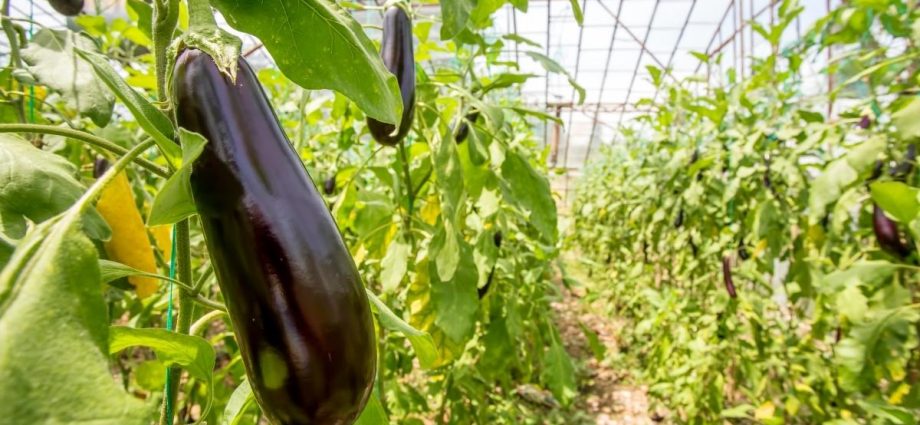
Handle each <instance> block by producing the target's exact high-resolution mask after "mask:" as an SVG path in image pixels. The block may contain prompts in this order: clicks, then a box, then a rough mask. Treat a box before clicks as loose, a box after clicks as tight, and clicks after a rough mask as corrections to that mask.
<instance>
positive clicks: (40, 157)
mask: <svg viewBox="0 0 920 425" xmlns="http://www.w3.org/2000/svg"><path fill="white" fill-rule="evenodd" d="M76 174H77V169H76V167H74V166H73V165H72V164H71V163H69V162H67V160H66V159H64V158H62V157H60V156H58V155H55V154H53V153H50V152H45V151H43V150H41V149H37V148H35V147H34V146H32V144H31V143H29V142H27V141H25V140H23V139H20V138H18V137H15V136H12V135H8V134H2V135H0V233H3V234H4V235H6V236H7V237H8V238H13V239H19V238H21V237H23V236H24V235H25V233H26V227H27V219H28V220H31V221H33V222H36V223H40V222H43V221H45V220H47V219H49V218H51V217H53V216H55V215H57V214H60V213H61V212H63V211H64V210H66V209H67V208H68V207H70V206H71V205H73V203H74V201H76V200H77V198H79V197H80V195H82V194H83V191H84V190H85V188H84V187H83V185H82V184H80V182H78V181H77V180H76V179H75V178H74V176H76ZM84 225H85V226H86V230H87V232H88V233H89V235H90V236H92V237H93V238H96V239H108V238H109V235H110V233H111V231H110V230H109V227H108V225H107V224H106V223H105V221H104V220H103V219H102V217H101V216H99V213H97V212H96V211H95V210H90V212H88V213H87V215H86V218H85V219H84Z"/></svg>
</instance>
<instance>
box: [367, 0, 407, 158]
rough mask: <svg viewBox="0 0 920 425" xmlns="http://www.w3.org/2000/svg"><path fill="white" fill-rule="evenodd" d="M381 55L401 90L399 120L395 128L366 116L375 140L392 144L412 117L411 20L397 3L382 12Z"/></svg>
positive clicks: (403, 134) (399, 138)
mask: <svg viewBox="0 0 920 425" xmlns="http://www.w3.org/2000/svg"><path fill="white" fill-rule="evenodd" d="M380 58H381V59H383V64H384V65H386V67H387V69H389V70H390V72H392V73H393V75H395V76H396V81H397V82H398V83H399V92H400V94H402V103H403V113H402V120H400V122H399V128H398V129H397V128H396V126H395V125H393V124H385V123H382V122H380V121H377V120H375V119H373V118H368V119H367V128H368V129H369V130H370V132H371V135H372V136H374V140H377V141H378V142H380V143H382V144H384V145H387V146H394V145H396V144H397V143H399V141H400V140H402V139H403V138H404V137H406V134H409V129H410V128H412V120H413V118H414V117H415V52H414V50H413V47H412V20H410V19H409V16H408V15H406V11H404V10H403V9H402V8H400V7H398V6H391V7H390V8H389V9H387V11H386V13H384V15H383V41H382V42H381V44H380Z"/></svg>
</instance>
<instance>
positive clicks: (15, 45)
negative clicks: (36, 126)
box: [0, 0, 26, 122]
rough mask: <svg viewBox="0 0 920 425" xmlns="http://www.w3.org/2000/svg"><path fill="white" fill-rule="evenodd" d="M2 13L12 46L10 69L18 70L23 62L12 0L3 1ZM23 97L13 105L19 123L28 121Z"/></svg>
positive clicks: (3, 23) (11, 86)
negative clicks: (12, 19)
mask: <svg viewBox="0 0 920 425" xmlns="http://www.w3.org/2000/svg"><path fill="white" fill-rule="evenodd" d="M0 13H3V20H2V23H0V25H2V26H3V32H4V33H6V40H7V42H8V43H9V44H10V46H9V47H10V68H11V69H18V68H19V67H21V66H22V60H21V57H20V55H19V38H18V37H17V34H16V28H14V27H13V21H11V20H10V18H9V16H10V0H3V6H2V10H0ZM7 88H8V89H12V88H13V78H10V82H9V85H8V87H7ZM22 103H23V102H22V96H20V97H19V99H17V100H13V104H14V106H15V109H16V115H17V116H18V117H19V122H25V121H26V115H25V112H24V111H23V110H22Z"/></svg>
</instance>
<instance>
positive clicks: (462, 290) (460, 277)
mask: <svg viewBox="0 0 920 425" xmlns="http://www.w3.org/2000/svg"><path fill="white" fill-rule="evenodd" d="M461 243H462V246H460V250H459V259H458V262H459V264H458V267H457V270H456V272H455V273H454V274H453V276H452V278H451V279H450V280H444V279H437V275H438V273H437V272H436V271H435V270H431V271H430V272H429V275H430V276H431V278H432V282H431V302H432V304H433V305H434V309H435V320H434V323H435V325H437V327H438V328H440V329H441V330H442V331H443V332H444V334H445V335H447V337H448V338H450V339H451V340H452V341H453V342H455V343H457V344H463V343H466V341H467V340H468V339H469V338H470V337H471V336H472V334H473V330H474V328H475V325H476V311H477V310H478V309H479V299H478V296H477V294H476V282H477V281H478V277H479V276H478V272H477V270H476V264H475V262H474V261H473V253H472V249H471V248H470V247H469V246H467V245H466V243H465V242H462V241H461ZM431 268H432V269H436V268H437V267H436V266H435V265H434V264H433V263H432V265H431Z"/></svg>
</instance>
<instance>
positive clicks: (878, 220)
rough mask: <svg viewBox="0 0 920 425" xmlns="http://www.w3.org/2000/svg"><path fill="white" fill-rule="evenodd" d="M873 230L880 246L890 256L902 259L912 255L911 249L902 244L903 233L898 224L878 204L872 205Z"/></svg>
mask: <svg viewBox="0 0 920 425" xmlns="http://www.w3.org/2000/svg"><path fill="white" fill-rule="evenodd" d="M872 230H873V231H874V232H875V240H876V241H878V245H879V246H880V247H881V248H882V249H883V250H885V251H887V252H888V253H890V254H893V255H897V256H899V257H901V258H903V257H906V256H907V255H908V254H910V249H909V248H908V247H907V246H906V245H904V243H903V242H901V232H900V231H898V224H897V223H895V222H894V221H892V220H891V219H890V218H888V216H886V215H885V211H883V210H882V209H881V208H880V207H879V206H878V204H875V203H873V204H872Z"/></svg>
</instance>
